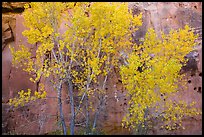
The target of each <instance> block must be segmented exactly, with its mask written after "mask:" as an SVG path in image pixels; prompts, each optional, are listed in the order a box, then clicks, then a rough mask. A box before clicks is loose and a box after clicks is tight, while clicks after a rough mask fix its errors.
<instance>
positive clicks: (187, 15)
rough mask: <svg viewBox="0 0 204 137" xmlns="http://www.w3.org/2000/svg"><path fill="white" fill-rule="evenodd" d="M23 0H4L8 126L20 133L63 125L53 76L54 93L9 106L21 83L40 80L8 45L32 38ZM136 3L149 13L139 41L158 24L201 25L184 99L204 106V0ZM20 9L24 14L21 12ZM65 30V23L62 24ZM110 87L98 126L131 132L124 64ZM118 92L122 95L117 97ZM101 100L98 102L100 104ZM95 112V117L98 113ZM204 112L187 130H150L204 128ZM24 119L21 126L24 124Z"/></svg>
mask: <svg viewBox="0 0 204 137" xmlns="http://www.w3.org/2000/svg"><path fill="white" fill-rule="evenodd" d="M24 4H25V3H24V2H23V3H21V2H3V3H2V11H3V14H2V120H3V121H2V132H3V133H7V132H8V131H12V132H15V133H20V134H22V133H26V134H43V133H48V132H50V131H53V130H56V129H60V128H59V122H58V121H59V117H58V116H57V115H58V114H59V112H58V110H57V104H56V92H55V91H53V89H52V86H51V84H50V83H49V81H48V80H43V79H42V80H41V82H43V83H45V84H46V86H45V89H46V90H47V91H48V92H49V93H48V94H49V96H48V98H47V99H45V100H41V101H39V102H31V103H30V104H28V105H27V106H24V107H19V108H18V109H16V110H15V111H13V110H12V109H9V108H10V107H9V106H8V105H6V103H7V102H8V99H9V98H12V97H14V96H16V95H17V91H19V90H21V89H24V90H26V89H28V88H31V89H32V90H35V89H36V85H35V84H33V83H31V82H30V81H29V76H28V75H27V74H26V73H25V72H23V71H22V70H21V69H20V68H18V69H17V68H14V67H13V66H12V65H11V60H12V57H11V53H10V50H9V47H8V45H10V46H14V47H17V46H18V45H19V44H25V45H27V46H29V47H32V45H30V44H28V43H27V41H26V38H25V37H23V36H22V34H21V33H22V31H24V30H25V27H24V26H23V24H22V22H23V17H22V15H21V14H20V13H19V12H22V11H23V10H24V9H23V5H24ZM129 6H130V8H132V9H133V13H134V14H139V13H140V12H142V13H143V25H142V26H141V27H140V29H139V31H138V32H136V33H135V34H134V40H135V42H138V39H139V38H142V37H144V35H145V32H146V31H147V29H148V28H150V27H153V28H154V29H155V30H156V32H157V33H158V34H159V31H164V32H166V33H168V32H169V30H170V29H171V28H172V29H178V28H182V27H184V25H185V24H189V25H190V26H191V27H194V28H195V29H196V33H198V34H199V36H200V37H199V39H198V41H199V43H200V44H199V45H197V46H196V47H195V51H194V52H192V53H190V54H189V55H187V57H188V58H190V61H189V63H188V65H187V66H185V67H184V68H183V73H186V74H187V75H186V79H188V88H187V90H183V91H182V92H180V94H181V96H183V99H185V100H187V101H189V102H190V101H196V102H197V104H196V107H198V108H200V109H202V39H201V38H202V31H201V30H202V24H201V23H202V20H201V19H202V3H201V2H183V3H181V2H177V3H175V2H156V3H152V2H141V3H136V2H130V3H129ZM16 13H18V14H16ZM61 30H62V31H63V29H61ZM65 86H66V85H63V93H62V94H63V95H62V96H63V101H64V102H63V107H64V109H63V110H64V113H65V118H66V122H67V123H66V124H67V126H68V124H69V117H70V115H69V110H70V108H69V105H67V104H69V103H68V102H69V98H68V97H67V92H66V90H65V89H66V87H65ZM107 93H108V99H109V101H108V102H107V104H106V107H105V108H104V110H103V111H102V112H101V113H100V116H99V121H98V123H97V125H98V126H101V127H102V128H103V129H104V131H105V132H107V133H108V134H131V132H130V131H128V130H126V129H122V128H121V127H120V126H121V120H122V117H123V116H124V114H125V110H126V108H127V105H128V98H127V97H125V90H124V89H123V87H122V84H121V80H120V76H119V74H118V70H115V73H112V75H111V76H110V77H109V78H108V85H107ZM115 94H116V95H117V96H118V99H119V100H118V101H117V98H115V97H114V96H115ZM96 104H97V102H95V105H96ZM92 118H93V117H92ZM201 121H202V118H201V116H198V117H196V118H192V119H185V122H184V123H185V125H186V129H185V130H178V131H173V132H166V131H163V130H160V128H159V125H158V124H157V123H155V126H154V128H153V129H152V130H151V131H149V133H148V134H202V122H201ZM19 125H21V126H19Z"/></svg>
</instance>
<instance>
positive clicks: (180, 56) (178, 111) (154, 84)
mask: <svg viewBox="0 0 204 137" xmlns="http://www.w3.org/2000/svg"><path fill="white" fill-rule="evenodd" d="M161 34H162V35H161V38H158V37H157V35H156V33H155V31H154V30H153V29H149V30H148V31H147V34H146V35H145V38H144V41H143V43H142V44H140V45H135V46H134V50H135V51H134V52H132V53H130V54H129V55H128V56H129V58H128V65H123V66H121V67H120V74H121V77H122V83H123V84H124V86H125V87H126V89H127V91H128V96H129V97H130V98H131V99H130V101H129V105H130V107H129V108H128V111H129V112H128V115H126V116H125V120H123V123H124V124H123V125H124V126H126V127H129V126H130V127H132V128H135V127H136V126H137V125H138V124H140V123H144V121H145V113H144V112H145V111H146V110H149V109H153V108H156V109H155V111H156V113H159V112H158V106H157V104H158V103H159V102H160V103H162V101H163V99H165V98H163V97H161V94H166V97H168V96H170V95H171V94H172V93H175V92H178V82H179V80H181V79H182V75H180V74H179V71H180V70H181V67H182V64H181V62H182V63H184V64H185V62H186V61H185V60H184V56H185V55H186V54H188V53H189V52H190V51H192V50H193V47H194V46H195V44H196V42H195V40H196V38H197V36H196V35H194V34H193V30H191V29H190V27H189V26H185V27H184V29H179V30H178V31H176V30H171V31H170V33H169V34H164V33H161ZM160 108H162V107H161V106H160ZM165 108H167V110H164V111H163V112H164V115H163V116H164V120H165V121H166V122H167V123H169V121H174V122H175V121H178V119H181V118H182V117H183V116H184V115H188V116H193V115H195V114H196V113H195V112H196V111H198V110H196V109H187V106H183V107H181V106H179V105H177V106H176V107H175V106H174V107H173V106H172V104H171V103H170V102H168V103H166V104H165ZM187 111H188V112H187ZM176 115H177V116H176ZM166 129H168V130H172V128H171V127H170V126H167V127H166Z"/></svg>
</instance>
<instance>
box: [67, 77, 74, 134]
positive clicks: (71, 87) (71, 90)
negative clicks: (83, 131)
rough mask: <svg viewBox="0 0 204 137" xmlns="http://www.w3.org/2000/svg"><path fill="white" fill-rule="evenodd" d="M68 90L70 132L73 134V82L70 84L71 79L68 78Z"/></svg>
mask: <svg viewBox="0 0 204 137" xmlns="http://www.w3.org/2000/svg"><path fill="white" fill-rule="evenodd" d="M68 90H69V97H70V108H71V120H70V134H71V135H74V125H75V123H74V121H75V110H74V94H73V84H72V81H71V79H68Z"/></svg>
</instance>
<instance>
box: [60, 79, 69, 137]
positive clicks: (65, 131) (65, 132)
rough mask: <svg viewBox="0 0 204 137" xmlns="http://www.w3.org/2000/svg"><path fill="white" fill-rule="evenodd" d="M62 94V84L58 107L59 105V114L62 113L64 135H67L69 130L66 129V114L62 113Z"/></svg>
mask: <svg viewBox="0 0 204 137" xmlns="http://www.w3.org/2000/svg"><path fill="white" fill-rule="evenodd" d="M61 94H62V84H61V83H60V85H59V87H58V105H59V112H60V120H61V122H62V128H63V134H64V135H66V134H67V129H66V124H65V120H64V114H63V111H62V99H61Z"/></svg>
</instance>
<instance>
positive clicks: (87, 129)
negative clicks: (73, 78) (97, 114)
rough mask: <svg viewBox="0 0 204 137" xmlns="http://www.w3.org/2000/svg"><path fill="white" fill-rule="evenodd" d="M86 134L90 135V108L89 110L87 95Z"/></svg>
mask: <svg viewBox="0 0 204 137" xmlns="http://www.w3.org/2000/svg"><path fill="white" fill-rule="evenodd" d="M85 98H86V134H88V133H89V108H88V103H89V102H88V101H89V100H88V95H87V94H86V96H85Z"/></svg>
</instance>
